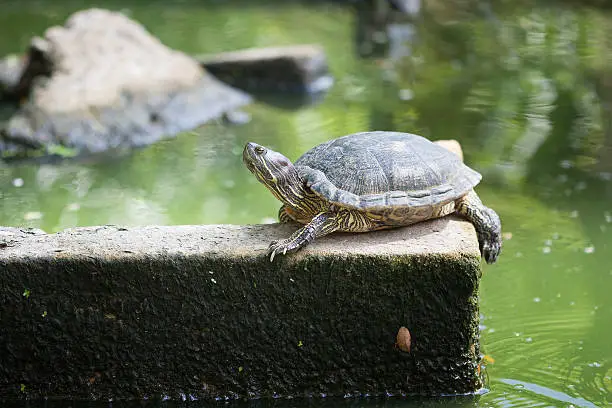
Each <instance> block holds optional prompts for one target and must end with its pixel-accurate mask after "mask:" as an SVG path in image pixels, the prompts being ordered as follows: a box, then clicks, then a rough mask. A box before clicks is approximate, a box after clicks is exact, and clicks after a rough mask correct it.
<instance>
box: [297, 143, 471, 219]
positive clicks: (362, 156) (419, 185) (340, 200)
mask: <svg viewBox="0 0 612 408" xmlns="http://www.w3.org/2000/svg"><path fill="white" fill-rule="evenodd" d="M295 166H296V168H297V170H298V172H299V174H300V176H301V177H302V178H303V179H304V180H305V181H306V185H307V186H309V187H310V188H311V189H312V190H313V191H314V192H315V193H316V194H317V195H319V196H320V197H321V198H323V199H324V200H326V201H329V202H330V203H333V204H337V205H339V206H341V207H348V208H356V209H362V210H376V209H385V208H386V209H388V208H394V207H438V206H440V205H443V204H445V203H449V202H451V201H454V200H456V199H458V198H460V197H462V196H463V195H465V194H466V193H468V192H469V191H470V190H471V189H472V188H473V187H474V186H475V185H477V184H478V183H479V182H480V180H481V178H482V176H481V175H480V173H478V172H476V171H474V170H472V169H471V168H469V167H468V166H466V165H465V164H464V163H463V162H462V161H461V159H460V158H459V157H458V156H457V155H455V154H454V153H452V152H450V151H449V150H447V149H445V148H444V147H442V146H439V145H437V144H435V143H433V142H431V141H429V140H427V139H425V138H424V137H421V136H417V135H413V134H409V133H399V132H385V131H377V132H362V133H355V134H352V135H347V136H344V137H340V138H338V139H334V140H330V141H329V142H326V143H322V144H320V145H318V146H315V147H313V148H312V149H310V150H309V151H307V152H306V153H304V155H302V157H300V158H299V159H298V160H297V161H296V162H295Z"/></svg>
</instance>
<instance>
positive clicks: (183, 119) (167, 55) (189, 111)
mask: <svg viewBox="0 0 612 408" xmlns="http://www.w3.org/2000/svg"><path fill="white" fill-rule="evenodd" d="M25 61H27V62H26V65H25V68H24V69H23V71H22V73H21V76H20V78H19V80H18V81H17V82H16V83H15V81H14V79H13V81H12V82H10V81H4V84H5V86H4V88H5V89H4V92H5V93H6V92H9V93H10V94H11V96H13V97H16V98H17V99H19V100H22V101H24V102H23V103H22V105H21V106H20V109H19V111H18V112H17V113H16V114H15V115H13V116H12V117H11V118H10V119H9V120H8V123H7V124H6V125H5V129H4V132H3V135H1V136H0V151H2V149H4V150H7V149H10V150H18V149H21V150H23V149H32V148H34V149H36V148H41V147H48V146H53V145H62V146H65V147H68V148H73V149H75V150H76V151H78V152H101V151H105V150H108V149H112V148H120V147H135V146H143V145H147V144H150V143H153V142H155V141H157V140H159V139H161V138H163V137H164V136H172V135H175V134H176V133H178V132H180V131H184V130H188V129H192V128H194V127H197V126H199V125H201V124H203V123H205V122H207V121H208V120H211V119H215V118H221V117H222V116H223V114H224V113H226V112H228V111H231V110H233V109H235V108H237V107H239V106H242V105H245V104H247V103H249V102H250V101H251V97H250V96H248V95H247V94H246V93H243V92H242V91H240V90H237V89H233V88H231V87H229V86H227V85H225V84H223V83H222V82H220V81H219V80H217V79H216V78H215V77H214V76H212V75H210V74H208V73H207V72H206V71H205V70H204V69H203V68H202V67H201V66H200V64H199V63H198V62H197V61H196V60H195V59H193V58H191V57H189V56H187V55H185V54H183V53H181V52H179V51H175V50H172V49H170V48H168V47H167V46H165V45H164V44H162V43H161V42H160V41H159V40H158V39H157V38H155V37H153V36H152V35H151V34H150V33H148V32H147V31H146V30H145V29H144V28H143V27H142V26H141V25H140V24H138V23H136V22H134V21H132V20H130V19H129V18H128V17H126V16H124V15H122V14H120V13H116V12H111V11H107V10H102V9H89V10H85V11H80V12H77V13H75V14H73V15H72V16H71V17H69V18H68V20H67V22H66V24H65V25H64V26H63V27H51V28H49V29H48V30H47V31H46V33H45V36H44V38H40V37H36V38H34V39H32V42H31V45H30V50H29V52H28V55H27V56H26V58H25ZM7 84H8V85H9V86H7ZM2 139H3V140H2Z"/></svg>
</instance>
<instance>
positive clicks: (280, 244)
mask: <svg viewBox="0 0 612 408" xmlns="http://www.w3.org/2000/svg"><path fill="white" fill-rule="evenodd" d="M295 250H297V246H296V245H295V244H294V242H293V240H291V239H284V240H281V241H272V242H271V243H270V246H269V247H268V256H270V262H273V261H274V257H275V256H276V255H287V252H293V251H295Z"/></svg>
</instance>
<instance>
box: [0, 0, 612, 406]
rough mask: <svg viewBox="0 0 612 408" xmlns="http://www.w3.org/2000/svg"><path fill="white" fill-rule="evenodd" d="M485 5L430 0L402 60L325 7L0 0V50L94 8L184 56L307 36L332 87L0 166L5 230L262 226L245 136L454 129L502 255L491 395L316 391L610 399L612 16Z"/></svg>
mask: <svg viewBox="0 0 612 408" xmlns="http://www.w3.org/2000/svg"><path fill="white" fill-rule="evenodd" d="M498 3H499V5H498V6H496V7H492V8H487V7H484V6H483V5H484V4H485V2H482V4H481V3H480V2H478V1H472V2H470V1H462V2H455V1H450V0H449V1H444V2H443V1H430V2H428V6H427V8H426V11H425V13H424V14H423V15H422V16H421V17H420V18H418V19H417V21H416V22H415V23H414V25H413V28H414V30H415V33H416V35H415V37H414V41H412V42H411V44H409V49H410V50H411V55H410V56H407V57H403V58H401V59H399V60H397V61H395V62H393V63H390V62H388V61H387V62H384V61H381V60H376V59H361V58H359V57H358V56H357V54H356V52H355V46H354V37H355V34H354V31H353V30H354V20H355V17H354V13H353V12H352V11H351V9H349V8H346V7H342V6H339V5H333V4H329V3H321V2H315V3H311V4H309V5H306V3H297V2H287V1H285V2H258V1H251V2H231V1H195V0H191V1H182V2H173V3H170V2H138V1H135V0H126V1H123V2H106V3H104V2H93V1H81V2H76V1H75V2H65V1H64V2H62V1H55V2H43V1H40V2H7V1H4V2H3V3H2V5H1V6H0V8H1V10H2V12H0V32H1V35H0V54H4V53H10V52H20V51H21V50H23V49H25V47H26V46H27V44H28V41H29V38H30V37H31V36H32V35H36V34H41V33H42V31H43V30H44V28H45V27H47V26H49V25H52V24H55V23H61V22H63V20H64V19H65V18H66V16H67V15H69V14H70V13H71V12H73V11H76V10H77V9H79V8H83V7H86V6H88V5H93V4H96V5H98V6H101V5H102V4H104V6H105V7H108V8H112V9H121V10H124V11H128V12H129V13H130V15H131V16H132V17H133V18H135V19H137V20H139V21H141V22H142V23H143V24H145V25H146V27H147V28H148V29H149V30H151V31H152V32H153V33H154V34H155V35H157V36H158V37H160V38H161V40H162V41H163V42H164V43H166V44H167V45H169V46H171V47H175V48H178V49H181V50H183V51H185V52H188V53H193V54H199V53H210V52H216V51H225V50H232V49H237V48H243V47H252V46H269V45H279V44H293V43H319V44H322V45H323V46H324V47H325V50H326V51H327V54H328V56H329V62H330V66H331V70H332V72H333V74H334V75H335V78H336V83H335V85H334V88H333V89H332V91H331V93H330V94H329V95H328V96H327V97H326V98H325V100H324V101H323V102H322V103H320V104H317V105H313V106H309V107H304V108H301V109H297V110H293V109H289V108H288V107H287V106H283V104H282V103H280V104H275V105H270V104H264V103H260V104H255V105H252V106H250V107H248V108H247V111H248V112H249V113H251V115H252V121H251V123H249V124H247V125H245V126H223V125H220V124H209V125H206V126H203V127H202V128H200V129H198V130H196V131H193V132H188V133H185V134H182V135H180V136H179V137H178V138H176V139H173V140H168V141H164V142H161V143H158V144H156V145H154V146H151V147H148V148H146V149H143V150H139V151H136V152H134V153H133V154H131V155H129V156H125V157H117V158H114V159H112V160H108V161H106V162H102V163H96V162H91V163H65V164H62V165H41V166H36V165H19V166H5V165H1V164H0V225H11V226H31V227H38V228H42V229H44V230H45V231H47V232H53V231H58V230H61V229H64V228H68V227H73V226H84V225H100V224H123V225H144V224H204V223H233V224H244V223H259V222H269V221H271V220H272V219H273V218H274V217H275V216H276V213H277V209H278V203H277V202H276V200H275V199H274V197H272V195H271V194H269V192H268V191H267V190H265V189H264V187H263V186H261V185H260V184H259V183H258V182H257V181H256V180H255V179H254V177H253V176H252V175H251V174H250V173H249V172H248V171H247V170H246V169H245V168H244V166H243V164H242V162H241V150H242V147H243V145H244V144H245V143H246V142H247V141H255V142H258V143H260V144H264V145H268V146H270V147H272V148H274V149H275V150H279V151H281V152H283V153H284V154H285V155H287V156H288V157H289V158H292V159H295V158H297V157H298V156H299V155H300V154H301V153H302V152H303V151H305V150H306V149H308V148H310V147H311V146H313V145H315V144H317V143H320V142H322V141H325V140H328V139H330V138H333V137H337V136H341V135H344V134H347V133H352V132H357V131H362V130H368V129H381V130H385V129H386V130H391V129H393V130H400V131H408V132H412V133H419V134H422V135H424V136H427V137H429V138H431V139H449V138H454V139H457V140H459V141H460V142H461V143H462V145H463V148H464V152H465V160H466V162H467V163H468V164H469V165H471V166H472V167H474V168H475V169H477V170H479V171H480V172H482V174H483V175H484V180H483V183H482V184H481V186H479V188H478V192H479V194H480V195H481V197H482V199H483V201H485V202H486V203H487V205H489V206H491V207H492V208H494V209H496V210H497V212H498V213H499V214H500V216H501V219H502V222H503V228H504V232H505V237H506V240H505V242H504V250H503V253H502V255H501V257H500V259H499V261H498V263H497V264H495V265H493V266H488V265H485V266H483V267H484V277H483V280H482V290H481V301H482V308H481V313H482V348H483V351H484V352H485V353H486V354H487V355H488V356H489V360H490V361H491V362H490V363H489V364H488V366H487V372H488V376H489V379H490V382H489V392H488V393H487V394H485V395H483V396H481V397H480V398H478V399H477V400H476V401H471V400H469V401H456V400H447V399H442V400H439V401H428V402H427V403H425V402H423V401H420V402H417V403H415V402H410V401H404V400H399V401H387V402H384V401H369V402H353V403H350V404H349V403H341V402H337V403H329V402H328V403H326V404H325V405H334V406H337V405H347V404H349V405H359V406H366V405H368V406H369V405H375V406H382V405H385V406H386V405H389V406H391V405H392V406H396V405H397V406H402V407H407V406H421V405H428V406H429V405H432V406H433V405H435V406H440V405H442V406H446V405H451V406H464V405H467V406H478V407H515V406H529V407H531V406H554V407H569V406H572V405H573V406H586V407H589V406H608V404H610V403H611V402H612V339H611V336H612V298H611V296H610V295H611V293H612V255H610V253H609V251H611V250H612V181H611V179H612V114H611V109H612V108H611V107H612V41H611V40H610V38H612V36H611V35H612V16H610V15H609V14H607V13H606V12H604V11H601V10H598V9H588V8H578V7H571V6H568V5H567V4H571V2H564V4H565V6H560V5H555V4H556V3H554V2H548V3H547V4H546V5H539V4H537V3H535V2H528V1H522V2H514V3H520V5H516V4H515V5H512V4H514V3H512V2H498ZM576 3H578V2H576ZM390 78H391V79H392V80H390ZM401 90H403V91H401ZM407 90H409V92H408V91H407ZM407 95H409V96H411V97H406V96H407ZM287 105H289V104H288V103H287ZM290 405H292V406H300V405H301V404H300V403H299V402H296V401H293V402H292V403H291V404H290ZM305 405H310V403H308V404H307V403H304V404H303V406H305Z"/></svg>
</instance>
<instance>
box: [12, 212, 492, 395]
mask: <svg viewBox="0 0 612 408" xmlns="http://www.w3.org/2000/svg"><path fill="white" fill-rule="evenodd" d="M294 228H295V227H292V226H287V225H267V226H242V227H239V226H202V227H195V226H184V227H147V228H139V229H132V230H126V229H122V228H113V227H98V228H86V229H77V230H69V231H66V232H62V233H58V234H53V235H22V236H20V235H15V237H17V238H14V239H13V241H12V242H13V244H12V245H11V246H6V247H3V248H2V247H0V287H1V291H0V303H1V304H2V308H0V333H2V336H0V350H1V351H0V398H19V397H20V396H23V395H26V394H27V395H28V396H29V397H40V396H48V397H62V398H65V397H70V398H84V399H93V398H95V399H106V398H113V399H115V400H117V399H131V398H143V397H152V396H154V395H156V394H157V395H168V396H174V397H177V396H179V395H180V394H181V393H183V394H185V395H192V396H194V397H198V398H225V397H230V398H244V397H246V398H249V397H259V396H274V395H278V396H310V395H314V396H320V395H322V394H324V395H327V396H332V395H340V396H342V395H346V394H351V395H362V394H369V395H380V394H383V395H384V394H394V395H396V394H419V395H440V394H462V393H470V392H474V391H476V390H477V389H478V388H479V387H480V382H479V379H478V376H477V373H476V362H477V361H476V354H477V353H478V338H477V336H478V298H477V296H478V285H479V279H480V273H481V271H480V259H479V254H478V244H477V242H476V238H475V234H474V231H473V228H472V227H471V225H470V224H468V223H466V222H463V221H459V220H457V219H454V218H452V217H447V218H445V219H442V220H434V221H432V222H428V223H423V224H422V225H417V226H414V228H413V227H410V228H402V229H398V230H394V231H385V232H380V233H368V234H336V235H332V236H330V237H326V238H324V239H321V240H320V242H315V243H314V244H313V245H311V246H310V247H308V248H306V249H304V250H303V251H301V252H299V253H297V254H294V255H293V256H288V257H286V258H279V259H275V262H274V263H270V262H269V260H268V259H267V258H266V257H265V256H264V252H265V248H266V246H267V244H268V243H269V241H270V240H272V239H276V238H279V237H281V236H285V235H287V233H289V232H290V231H291V230H292V229H294ZM26 291H27V292H26ZM26 294H27V296H26ZM401 326H405V327H407V328H408V329H409V330H410V332H411V335H412V347H411V353H405V352H402V351H400V350H399V349H398V348H397V347H395V346H394V343H395V338H396V334H397V331H398V329H399V328H400V327H401ZM22 384H23V385H24V386H25V388H24V390H23V391H22V387H21V385H22Z"/></svg>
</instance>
